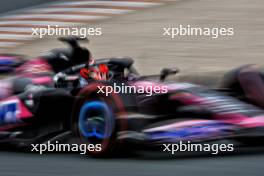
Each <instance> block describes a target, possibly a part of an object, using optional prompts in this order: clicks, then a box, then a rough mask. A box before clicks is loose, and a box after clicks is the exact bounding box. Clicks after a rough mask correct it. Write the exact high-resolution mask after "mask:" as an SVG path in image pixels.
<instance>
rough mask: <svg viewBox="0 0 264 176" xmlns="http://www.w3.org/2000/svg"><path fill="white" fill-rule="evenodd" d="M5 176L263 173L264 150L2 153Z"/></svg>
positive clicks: (253, 175) (255, 175) (1, 171)
mask: <svg viewBox="0 0 264 176" xmlns="http://www.w3.org/2000/svg"><path fill="white" fill-rule="evenodd" d="M0 156H1V157H0V162H1V165H0V174H1V175H3V176H18V175H20V176H79V175H80V176H82V175H86V176H101V175H102V176H106V175H108V176H110V175H114V176H136V175H143V176H169V175H174V176H175V175H180V176H182V175H188V176H193V175H197V176H200V175H201V176H207V175H208V176H212V175H213V176H223V175H226V176H229V175H230V176H234V175H240V176H262V175H263V161H264V153H263V149H258V148H251V149H246V150H243V151H241V152H240V153H237V154H232V155H224V156H211V155H205V154H198V155H197V154H196V156H190V155H185V154H181V155H179V156H178V155H177V156H174V157H169V156H164V155H160V154H157V153H148V154H146V152H145V153H144V154H142V153H141V155H140V156H138V155H137V156H130V157H125V158H114V159H90V158H88V157H84V156H83V155H79V154H77V153H76V154H69V153H60V154H54V153H50V154H45V155H39V154H32V153H15V152H0Z"/></svg>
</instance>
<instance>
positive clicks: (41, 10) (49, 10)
mask: <svg viewBox="0 0 264 176" xmlns="http://www.w3.org/2000/svg"><path fill="white" fill-rule="evenodd" d="M133 11H134V10H122V9H104V8H53V7H50V8H39V9H32V10H29V11H28V12H29V13H31V12H33V13H52V12H92V13H107V14H126V13H129V12H133Z"/></svg>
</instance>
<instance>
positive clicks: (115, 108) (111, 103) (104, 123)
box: [72, 82, 128, 157]
mask: <svg viewBox="0 0 264 176" xmlns="http://www.w3.org/2000/svg"><path fill="white" fill-rule="evenodd" d="M111 85H112V84H111V83H102V82H94V83H91V84H89V85H88V86H87V87H85V88H84V89H82V90H81V91H80V93H78V95H77V99H76V102H75V105H74V110H73V115H72V130H73V134H74V136H75V137H76V138H77V140H78V143H80V144H86V145H87V147H88V148H89V146H91V145H92V146H91V147H94V150H93V149H92V150H87V153H86V154H88V155H89V156H92V157H109V156H114V155H116V154H117V150H118V149H120V146H121V142H120V141H118V140H117V134H118V131H120V130H125V129H126V122H125V121H122V122H120V121H119V120H117V118H118V117H120V116H123V115H124V114H125V113H126V110H125V104H126V103H127V102H128V98H126V97H125V96H124V95H122V94H116V93H111V94H110V95H108V96H106V95H105V94H103V93H98V90H99V87H106V86H111Z"/></svg>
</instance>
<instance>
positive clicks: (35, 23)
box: [0, 20, 81, 27]
mask: <svg viewBox="0 0 264 176" xmlns="http://www.w3.org/2000/svg"><path fill="white" fill-rule="evenodd" d="M76 24H77V23H76V22H72V23H70V22H59V20H58V21H31V20H25V21H24V20H23V21H0V27H1V25H18V26H19V25H32V26H34V25H36V26H47V25H50V26H56V25H58V26H73V25H76ZM80 24H81V23H80Z"/></svg>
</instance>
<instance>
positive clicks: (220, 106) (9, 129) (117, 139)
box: [0, 38, 264, 156]
mask: <svg viewBox="0 0 264 176" xmlns="http://www.w3.org/2000/svg"><path fill="white" fill-rule="evenodd" d="M61 40H63V41H66V42H67V43H69V44H70V45H71V46H72V48H73V50H72V51H73V52H71V53H70V54H67V53H66V52H64V51H62V50H60V51H59V52H58V53H59V54H52V57H46V58H45V57H42V58H39V59H35V60H32V61H28V62H25V63H24V64H23V65H21V66H20V67H18V68H16V76H15V77H14V78H9V79H7V80H3V81H1V83H0V84H1V87H2V90H6V91H3V93H2V94H1V99H0V143H5V144H6V143H8V144H10V143H11V144H15V145H16V146H19V147H23V146H29V145H30V144H33V143H44V142H46V141H52V140H54V139H59V138H60V137H62V136H64V134H69V133H72V134H73V135H74V136H75V138H76V139H77V140H78V142H79V143H82V144H83V143H84V144H101V146H102V149H101V150H100V151H87V153H88V154H89V155H91V156H106V155H108V154H113V153H115V152H116V151H117V149H118V148H120V146H121V147H122V146H124V144H128V143H129V144H131V143H133V144H137V145H141V146H142V145H143V146H151V147H152V146H153V147H155V146H160V145H161V144H163V143H177V142H179V141H192V142H203V141H209V140H219V139H227V138H232V139H238V140H241V141H245V142H247V141H248V140H254V141H260V139H261V140H263V135H264V133H263V127H264V116H263V115H264V111H263V110H262V109H261V108H260V107H258V106H256V105H253V104H251V103H248V102H247V100H245V99H246V97H244V96H242V95H240V96H237V94H236V92H234V91H232V89H228V90H226V89H219V90H212V89H209V88H206V87H204V86H200V85H195V84H191V83H184V82H170V81H166V78H167V76H168V75H172V74H176V73H177V72H178V69H169V68H165V69H163V70H162V71H161V73H160V74H158V75H147V76H141V75H139V74H138V72H137V71H136V69H135V68H134V67H133V60H132V59H130V58H106V59H97V60H96V62H95V63H91V62H90V61H89V58H90V53H89V51H88V50H86V49H84V48H81V47H79V45H78V44H77V43H78V42H77V41H78V40H77V39H73V38H70V39H68V38H62V39H61ZM76 48H77V49H76ZM75 49H76V50H75ZM57 51H58V50H57ZM73 53H75V54H73ZM54 55H55V57H54ZM57 56H58V57H57ZM76 56H78V57H76ZM84 56H85V57H84ZM80 57H81V58H80ZM51 58H52V59H51ZM84 58H85V59H84ZM75 59H76V60H75ZM87 61H88V62H87ZM4 87H5V89H4ZM241 97H243V98H241Z"/></svg>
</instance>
